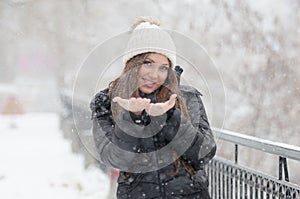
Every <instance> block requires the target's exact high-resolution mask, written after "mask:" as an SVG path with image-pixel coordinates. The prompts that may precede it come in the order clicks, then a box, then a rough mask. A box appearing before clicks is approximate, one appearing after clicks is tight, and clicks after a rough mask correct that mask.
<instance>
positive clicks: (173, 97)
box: [169, 94, 177, 106]
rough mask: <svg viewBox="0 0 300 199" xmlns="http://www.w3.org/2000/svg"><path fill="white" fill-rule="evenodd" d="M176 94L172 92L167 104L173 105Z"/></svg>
mask: <svg viewBox="0 0 300 199" xmlns="http://www.w3.org/2000/svg"><path fill="white" fill-rule="evenodd" d="M176 98H177V94H172V95H171V96H170V99H169V104H170V105H172V106H174V105H175V102H176Z"/></svg>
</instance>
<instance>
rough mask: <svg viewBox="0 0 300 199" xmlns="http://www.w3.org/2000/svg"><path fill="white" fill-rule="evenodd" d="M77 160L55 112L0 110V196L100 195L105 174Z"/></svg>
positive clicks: (55, 198) (75, 198)
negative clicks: (16, 113)
mask: <svg viewBox="0 0 300 199" xmlns="http://www.w3.org/2000/svg"><path fill="white" fill-rule="evenodd" d="M83 161H84V160H83V157H82V156H80V155H78V154H74V153H72V151H71V145H70V142H69V141H68V140H66V139H64V138H63V135H62V133H61V131H60V130H59V116H58V115H57V114H54V113H27V114H24V115H20V116H17V117H10V116H3V115H0V198H5V199H27V198H28V199H35V198H43V199H47V198H49V199H59V198H62V199H69V198H70V199H81V198H82V199H83V198H84V199H96V198H97V199H102V198H106V196H107V194H108V192H109V178H108V177H107V176H106V175H105V174H104V173H103V172H102V171H101V170H99V169H98V168H96V167H89V168H88V169H84V163H83Z"/></svg>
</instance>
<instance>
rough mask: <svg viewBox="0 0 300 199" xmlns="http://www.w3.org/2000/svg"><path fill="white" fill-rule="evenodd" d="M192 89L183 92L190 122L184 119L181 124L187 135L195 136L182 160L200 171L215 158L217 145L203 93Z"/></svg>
mask: <svg viewBox="0 0 300 199" xmlns="http://www.w3.org/2000/svg"><path fill="white" fill-rule="evenodd" d="M190 89H192V91H187V92H183V95H184V97H185V99H186V103H187V108H188V111H189V114H190V120H187V119H186V118H184V117H182V121H181V124H182V126H183V129H184V130H183V131H184V132H185V134H187V136H189V135H191V136H194V139H193V141H192V143H191V145H190V147H189V148H188V149H187V150H186V151H185V152H184V154H183V155H182V158H183V159H184V160H186V161H187V162H189V163H190V164H191V165H192V166H193V167H194V168H195V169H196V170H199V169H201V168H203V166H204V165H205V164H206V163H207V162H208V161H209V160H211V159H212V158H213V157H214V155H215V153H216V143H215V140H214V136H213V133H212V130H211V129H210V125H209V122H208V119H207V116H206V111H205V108H204V105H203V102H202V100H201V93H200V92H199V91H197V90H196V89H194V88H190Z"/></svg>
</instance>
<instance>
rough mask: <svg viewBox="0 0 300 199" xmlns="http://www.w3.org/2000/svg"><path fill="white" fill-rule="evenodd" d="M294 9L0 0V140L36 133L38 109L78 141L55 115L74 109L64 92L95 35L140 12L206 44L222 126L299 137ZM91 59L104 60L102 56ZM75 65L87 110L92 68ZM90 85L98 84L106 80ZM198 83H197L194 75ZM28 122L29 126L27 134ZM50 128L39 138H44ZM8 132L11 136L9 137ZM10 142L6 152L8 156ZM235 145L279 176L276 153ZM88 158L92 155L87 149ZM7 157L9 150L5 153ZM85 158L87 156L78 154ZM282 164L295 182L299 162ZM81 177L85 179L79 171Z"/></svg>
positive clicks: (273, 1) (294, 5) (277, 137)
mask: <svg viewBox="0 0 300 199" xmlns="http://www.w3.org/2000/svg"><path fill="white" fill-rule="evenodd" d="M299 10H300V2H299V1H298V0H286V1H280V0H262V1H259V2H258V1H255V2H254V1H250V0H247V1H240V0H227V1H219V0H203V1H197V0H180V1H179V0H174V1H162V0H150V1H140V0H131V1H128V0H118V1H108V0H69V1H68V0H65V1H59V0H44V1H36V0H2V1H1V2H0V17H1V18H0V30H1V31H0V43H1V46H0V52H1V53H0V111H1V120H2V121H1V124H0V127H1V129H0V130H1V132H0V137H1V140H2V141H1V143H2V147H3V148H2V150H4V149H5V147H11V146H12V145H13V143H14V142H15V140H16V139H18V137H19V136H20V134H21V135H22V136H25V137H28V136H34V135H32V134H30V133H32V131H34V129H35V126H36V124H37V123H36V122H38V121H39V119H41V118H45V120H44V123H45V126H41V127H43V129H48V126H49V125H51V124H52V123H48V122H47V121H48V118H49V117H50V118H52V119H53V121H54V123H53V125H57V124H58V125H57V126H58V129H59V132H60V131H61V132H62V134H63V137H64V138H63V139H65V138H70V137H72V139H71V140H73V142H74V139H75V140H76V139H77V142H79V141H78V138H74V137H76V136H74V134H76V133H74V131H75V130H76V128H75V127H74V126H72V127H70V126H68V127H66V126H65V125H63V124H62V121H65V120H64V119H66V118H67V117H69V119H70V114H71V113H67V112H68V110H66V102H65V101H64V100H63V99H62V98H63V97H62V95H63V96H67V93H68V92H71V91H72V90H73V87H74V84H75V82H76V78H77V73H78V71H79V70H80V66H81V65H82V63H83V61H84V60H85V59H86V57H87V56H88V55H89V53H90V52H91V51H92V50H93V49H94V48H95V47H96V46H97V45H99V44H101V43H103V42H104V41H106V40H108V39H110V38H112V37H114V36H115V35H118V34H120V33H122V32H125V31H128V30H129V28H130V26H131V24H132V23H133V21H134V20H135V18H136V17H137V16H143V15H153V16H156V17H157V18H159V19H160V20H161V24H162V25H161V26H162V27H164V28H167V29H170V30H175V31H178V32H180V33H182V34H184V35H186V36H187V37H190V38H191V39H193V40H194V41H195V42H197V43H199V44H200V45H202V46H203V48H204V49H205V50H206V52H207V54H208V55H209V56H210V58H211V59H212V60H213V62H214V64H215V67H216V68H217V70H218V73H219V75H220V77H221V78H222V82H223V87H220V90H222V92H223V91H224V92H225V102H224V109H225V117H223V116H222V115H221V116H220V118H221V119H222V122H223V128H224V129H228V130H231V131H235V132H239V133H242V134H247V135H251V136H256V137H259V138H263V139H268V140H271V141H277V142H283V143H287V144H291V145H295V146H300V139H299V138H298V135H299V132H300V101H299V99H300V80H299V79H300V78H299V77H300V67H299V66H300V57H299V56H298V55H299V53H300V39H299V38H300V26H299V24H300V12H299ZM110 50H113V49H110ZM94 64H95V66H96V67H105V66H101V63H94ZM183 68H184V66H183ZM90 72H91V73H92V72H93V71H90ZM82 75H84V76H85V80H84V78H83V80H82V81H81V82H80V83H81V85H80V88H79V89H78V90H77V92H78V93H77V94H78V95H79V96H81V97H83V98H84V99H86V100H87V101H86V104H85V105H83V106H85V107H79V108H78V109H80V108H82V109H84V111H88V103H89V101H90V100H91V98H92V97H93V95H94V94H95V93H91V92H87V91H91V88H90V87H91V86H92V87H93V88H92V89H94V91H96V90H95V85H90V84H89V75H90V74H89V73H86V74H82ZM187 78H188V77H187ZM218 81H219V80H218ZM195 83H196V84H197V81H195ZM97 86H98V87H103V88H105V86H106V85H105V84H103V85H100V86H99V85H97ZM196 87H197V88H198V89H200V90H201V84H200V83H199V85H196ZM203 90H205V88H203ZM203 94H204V96H203V101H204V103H205V105H206V107H207V109H208V110H209V111H208V116H209V117H211V116H210V114H211V111H210V110H213V107H211V103H210V102H209V99H207V98H205V97H206V96H207V95H206V93H205V92H204V93H203ZM69 96H70V95H69ZM64 99H66V98H64ZM217 100H218V99H217ZM221 112H222V111H221ZM30 114H31V115H33V116H32V117H29V118H27V119H28V121H29V123H30V124H32V126H33V127H32V128H29V129H28V131H27V130H25V129H26V127H22V123H19V121H20V120H21V121H24V120H22V119H20V117H21V118H22V117H28V115H30ZM68 114H69V115H68ZM89 114H90V113H89V112H87V113H84V114H83V115H84V117H83V120H89ZM213 114H215V115H218V110H215V109H214V110H213ZM220 114H223V112H222V113H220ZM67 115H68V116H67ZM7 118H9V119H7ZM14 118H17V119H14ZM26 121H27V120H26ZM51 121H52V120H51ZM40 123H43V121H40ZM27 125H28V123H27ZM43 129H41V130H43ZM48 130H49V129H48ZM77 130H78V129H77ZM16 131H18V133H16ZM38 131H39V130H38ZM54 131H55V130H54ZM57 131H58V130H57ZM11 132H14V133H11ZM25 132H28V135H24V133H25ZM51 132H52V131H49V136H50V134H51ZM1 134H2V135H1ZM47 136H48V135H47ZM47 136H44V137H42V138H41V140H40V141H42V142H47ZM8 140H11V142H12V143H11V144H8ZM67 140H70V139H67ZM71 142H72V141H71ZM71 144H72V143H71ZM77 145H80V144H78V143H77ZM218 145H219V150H218V155H220V156H224V157H226V158H228V159H232V158H233V153H234V149H233V146H228V145H226V144H225V143H222V142H221V141H220V142H218ZM0 147H1V145H0ZM49 147H55V146H49ZM76 147H78V146H75V148H76ZM79 147H82V148H84V146H79ZM12 150H13V151H14V150H16V149H15V148H14V149H12ZM37 150H38V148H37ZM82 150H84V149H82ZM8 151H9V152H8V153H7V152H6V153H5V154H6V155H7V154H8V155H7V156H10V150H8ZM73 151H74V149H73ZM75 151H76V150H75ZM241 151H242V154H244V155H240V162H239V163H241V164H243V165H246V166H249V167H252V168H256V169H260V170H262V171H264V172H266V173H269V174H272V175H275V176H276V174H277V172H278V170H277V167H278V158H277V157H265V156H264V154H260V153H259V152H257V151H249V150H248V149H243V148H242V149H241ZM36 152H37V151H36ZM12 154H14V153H12ZM85 154H89V152H85ZM74 158H75V157H74ZM88 159H89V162H93V163H92V164H95V165H97V163H95V162H97V161H94V158H93V157H89V158H88ZM9 160H10V157H7V159H5V158H4V159H2V161H9ZM262 160H264V161H262ZM1 164H2V163H1ZM16 164H17V163H16ZM62 164H63V163H62ZM83 164H90V163H86V161H85V163H83ZM289 167H290V170H291V172H290V173H291V176H290V177H291V181H293V182H297V183H298V184H300V174H299V172H296V169H297V168H299V163H296V162H295V163H294V162H292V161H291V164H289ZM85 168H86V165H85ZM0 172H2V171H1V169H0ZM8 172H11V173H15V172H14V171H11V170H10V171H8ZM72 175H77V174H76V173H74V174H72ZM99 175H100V174H99ZM99 175H98V176H97V175H95V176H96V177H97V179H102V181H103V180H104V181H105V180H106V182H109V179H108V178H106V176H99ZM8 176H9V175H7V173H5V172H4V171H3V172H2V173H0V190H1V183H2V184H3V186H4V185H5V180H8V179H9V177H8ZM83 178H84V177H83ZM60 179H62V178H60ZM100 181H101V180H100ZM7 182H8V181H7ZM11 182H13V181H11ZM97 182H98V181H97ZM78 183H79V184H80V183H81V184H82V182H81V181H80V180H78ZM54 184H55V183H54ZM58 184H59V183H58ZM62 184H63V183H61V182H60V184H59V185H57V186H61V187H63V185H62ZM95 184H97V183H96V181H95ZM106 184H107V183H106ZM52 185H53V184H52ZM6 186H8V185H7V184H6ZM49 186H50V185H49ZM53 186H54V185H53ZM53 186H52V188H53ZM88 186H95V185H90V184H89V185H87V187H88ZM97 186H98V185H96V187H97ZM101 186H102V187H104V188H103V190H102V189H101V190H102V191H101V192H99V194H100V195H101V193H106V192H108V189H109V188H108V187H107V186H105V183H102V184H101V183H100V184H99V187H101ZM54 187H55V186H54ZM68 187H69V188H70V187H72V186H70V185H69V186H68ZM73 188H74V187H73ZM73 188H72V189H73ZM74 189H75V190H76V191H78V190H79V191H78V192H80V190H81V192H82V190H87V189H85V188H82V186H81V188H78V187H76V186H75V188H74ZM95 190H97V188H95V189H94V191H91V192H94V193H95ZM98 191H99V190H98ZM20 193H23V192H20ZM7 194H9V193H8V192H7ZM0 195H1V191H0ZM98 196H99V195H97V197H98ZM82 197H83V196H82ZM84 197H87V196H84ZM92 197H93V196H90V198H92Z"/></svg>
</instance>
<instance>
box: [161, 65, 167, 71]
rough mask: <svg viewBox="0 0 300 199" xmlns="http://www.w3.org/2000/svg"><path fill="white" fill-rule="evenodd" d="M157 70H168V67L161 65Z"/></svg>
mask: <svg viewBox="0 0 300 199" xmlns="http://www.w3.org/2000/svg"><path fill="white" fill-rule="evenodd" d="M159 70H160V71H167V70H169V67H168V66H164V65H162V66H160V67H159Z"/></svg>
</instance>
